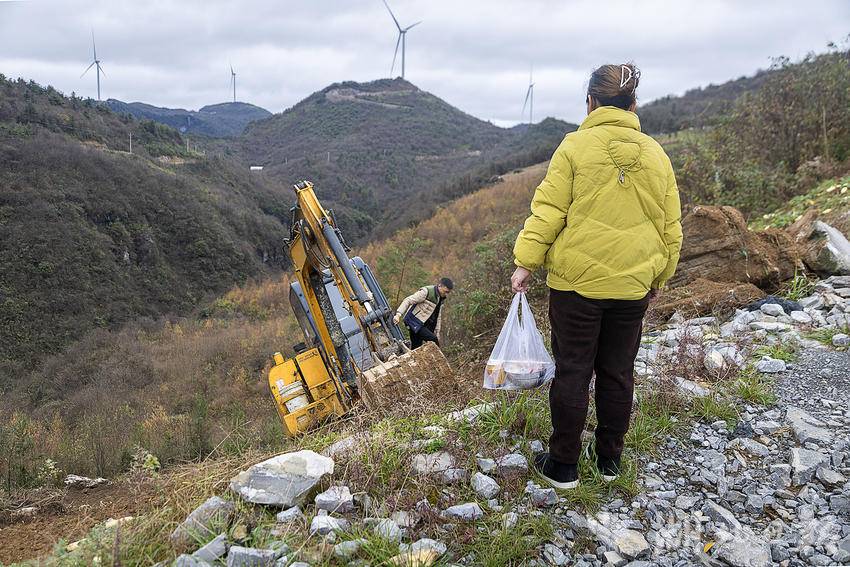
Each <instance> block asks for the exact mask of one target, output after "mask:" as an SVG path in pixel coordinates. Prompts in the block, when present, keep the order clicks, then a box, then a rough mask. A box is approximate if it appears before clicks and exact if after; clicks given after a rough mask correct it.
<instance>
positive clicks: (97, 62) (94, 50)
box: [80, 30, 106, 101]
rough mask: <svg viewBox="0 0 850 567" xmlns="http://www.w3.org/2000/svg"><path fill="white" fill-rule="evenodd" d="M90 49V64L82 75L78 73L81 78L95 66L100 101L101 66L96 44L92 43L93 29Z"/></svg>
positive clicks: (92, 37)
mask: <svg viewBox="0 0 850 567" xmlns="http://www.w3.org/2000/svg"><path fill="white" fill-rule="evenodd" d="M91 49H92V53H93V60H92V62H91V65H89V66H88V67H86V70H85V71H83V74H82V75H80V78H81V79H82V78H83V76H84V75H85V74H86V73H88V72H89V69H91V68H92V67H97V100H98V101H100V74H101V73H103V67H101V66H100V59H98V58H97V46H96V45H95V44H94V30H92V31H91ZM103 76H104V77H105V76H106V73H103Z"/></svg>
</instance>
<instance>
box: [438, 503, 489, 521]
mask: <svg viewBox="0 0 850 567" xmlns="http://www.w3.org/2000/svg"><path fill="white" fill-rule="evenodd" d="M482 516H484V510H482V509H481V506H479V505H478V503H477V502H467V503H466V504H456V505H454V506H449V507H448V508H446V509H445V510H443V517H444V518H446V519H449V520H461V521H464V522H471V521H473V520H477V519H478V518H481V517H482Z"/></svg>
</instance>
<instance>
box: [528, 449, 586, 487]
mask: <svg viewBox="0 0 850 567" xmlns="http://www.w3.org/2000/svg"><path fill="white" fill-rule="evenodd" d="M534 467H535V468H536V469H537V472H538V473H540V476H542V477H543V478H544V479H546V482H548V483H549V484H551V485H552V486H554V487H555V488H563V489H572V488H575V487H577V486H578V465H565V464H563V463H559V462H558V461H555V460H553V459H552V458H551V457H550V456H549V453H540V454H539V455H537V456H535V457H534Z"/></svg>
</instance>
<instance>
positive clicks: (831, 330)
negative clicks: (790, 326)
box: [803, 325, 850, 346]
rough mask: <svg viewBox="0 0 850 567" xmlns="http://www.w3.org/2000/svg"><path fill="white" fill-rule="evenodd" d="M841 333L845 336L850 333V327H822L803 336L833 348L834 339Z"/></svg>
mask: <svg viewBox="0 0 850 567" xmlns="http://www.w3.org/2000/svg"><path fill="white" fill-rule="evenodd" d="M840 333H844V334H845V335H846V334H848V333H850V327H847V326H846V325H845V326H844V327H822V328H820V329H816V330H814V331H810V332H808V333H805V334H804V335H803V336H804V337H805V338H807V339H812V340H815V341H818V342H819V343H822V344H825V345H828V346H832V337H834V336H835V335H838V334H840Z"/></svg>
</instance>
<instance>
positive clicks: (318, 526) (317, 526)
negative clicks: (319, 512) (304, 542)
mask: <svg viewBox="0 0 850 567" xmlns="http://www.w3.org/2000/svg"><path fill="white" fill-rule="evenodd" d="M350 527H351V523H350V522H349V521H348V520H346V519H345V518H334V517H333V516H314V517H313V520H312V521H311V522H310V533H311V534H319V535H327V534H329V533H331V532H345V531H348V529H349V528H350Z"/></svg>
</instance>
